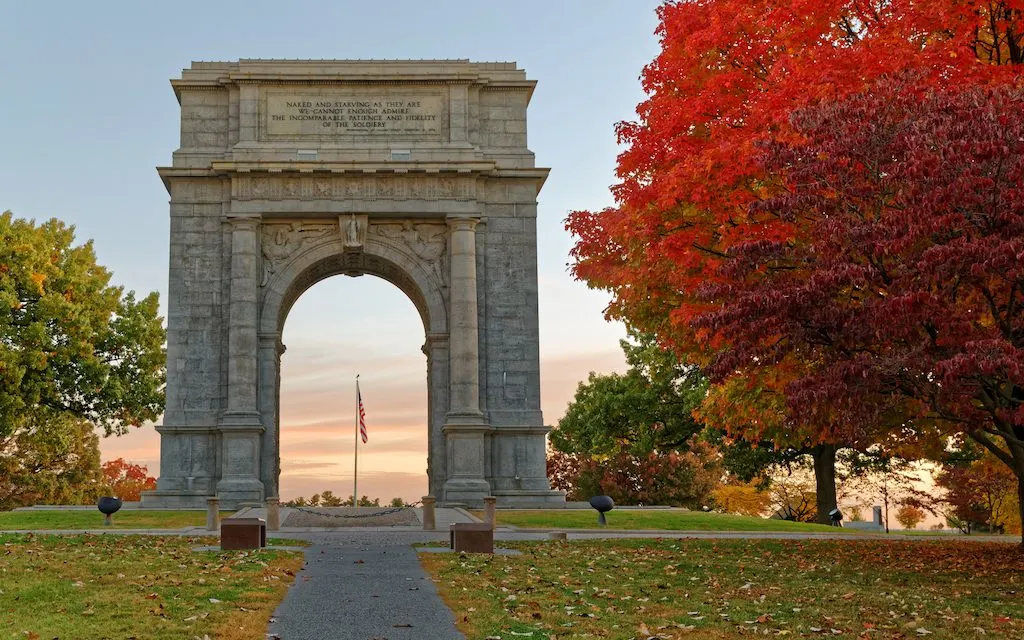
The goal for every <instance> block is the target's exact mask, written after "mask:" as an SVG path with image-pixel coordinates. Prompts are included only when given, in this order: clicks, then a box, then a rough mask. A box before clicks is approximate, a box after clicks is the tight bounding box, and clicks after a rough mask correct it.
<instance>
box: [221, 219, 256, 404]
mask: <svg viewBox="0 0 1024 640" xmlns="http://www.w3.org/2000/svg"><path fill="white" fill-rule="evenodd" d="M228 220H229V222H230V224H231V285H230V286H231V300H230V307H229V311H228V413H229V414H255V413H256V384H257V382H258V380H259V374H258V372H257V363H256V350H257V337H256V333H257V326H258V319H259V309H258V306H257V305H258V301H257V298H258V297H259V287H260V274H259V258H260V242H259V233H260V220H259V218H254V217H240V218H229V219H228Z"/></svg>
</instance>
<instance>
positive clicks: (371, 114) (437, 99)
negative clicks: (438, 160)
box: [263, 89, 447, 138]
mask: <svg viewBox="0 0 1024 640" xmlns="http://www.w3.org/2000/svg"><path fill="white" fill-rule="evenodd" d="M264 104H265V114H264V118H263V123H264V127H265V128H264V131H266V134H267V135H268V136H269V137H288V138H309V137H315V138H323V137H337V136H358V137H365V136H370V137H375V136H380V137H413V138H423V137H426V138H438V137H440V135H441V133H442V131H444V130H445V128H446V126H447V124H446V122H445V120H446V118H445V115H446V112H445V108H444V107H445V100H444V98H443V96H441V95H440V94H438V93H431V94H425V93H415V92H409V91H408V90H406V91H403V92H401V93H398V92H395V93H391V92H387V91H385V90H356V89H347V90H337V89H323V90H320V91H316V90H305V91H295V92H288V93H276V92H275V93H268V94H267V96H266V101H265V103H264Z"/></svg>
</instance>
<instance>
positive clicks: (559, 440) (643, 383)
mask: <svg viewBox="0 0 1024 640" xmlns="http://www.w3.org/2000/svg"><path fill="white" fill-rule="evenodd" d="M631 338H632V340H633V341H626V340H622V341H620V344H621V346H622V349H623V351H624V352H625V354H626V362H627V363H628V364H629V366H630V368H629V370H628V371H627V372H626V373H625V374H617V373H612V374H606V375H598V374H596V373H591V374H590V377H589V378H588V380H587V381H586V382H581V383H580V385H579V387H578V388H577V390H576V396H575V398H574V399H573V401H572V403H571V404H570V405H569V407H568V409H567V410H566V412H565V415H564V416H563V417H562V419H561V420H559V421H558V426H557V428H556V429H554V430H552V432H551V435H550V436H549V437H550V440H551V444H552V446H553V447H554V448H555V449H556V450H558V451H561V452H563V453H569V454H579V455H583V456H611V455H615V454H617V453H618V452H619V451H627V452H629V453H632V454H634V455H638V456H646V455H647V454H649V453H651V452H652V451H671V450H677V449H686V448H688V444H687V443H688V441H689V440H690V439H691V438H692V437H693V436H694V435H696V434H697V433H699V432H700V431H701V430H702V429H703V425H701V424H700V423H699V422H697V421H696V420H695V419H694V418H693V415H692V411H693V409H694V407H696V406H697V405H698V404H699V403H700V401H701V399H702V397H703V395H704V391H705V389H706V385H705V382H704V379H703V377H702V376H701V375H700V373H699V372H698V371H697V370H696V369H695V368H692V367H687V366H686V365H685V364H680V363H679V361H678V360H677V359H676V358H675V356H673V355H672V354H671V353H669V352H667V351H664V350H662V349H661V348H660V347H659V346H658V345H657V344H656V343H655V342H654V340H653V338H651V337H650V336H647V335H642V334H638V333H632V334H631Z"/></svg>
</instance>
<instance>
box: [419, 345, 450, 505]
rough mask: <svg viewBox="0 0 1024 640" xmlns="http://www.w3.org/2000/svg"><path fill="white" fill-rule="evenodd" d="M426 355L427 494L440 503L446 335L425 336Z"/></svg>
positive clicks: (443, 468) (445, 410) (445, 412)
mask: <svg viewBox="0 0 1024 640" xmlns="http://www.w3.org/2000/svg"><path fill="white" fill-rule="evenodd" d="M423 352H424V353H425V354H426V355H427V479H428V482H429V487H428V489H429V493H430V495H432V496H440V497H441V499H442V502H443V500H444V482H445V480H446V479H447V475H446V473H447V471H446V470H447V463H446V462H445V448H446V445H445V439H444V425H445V423H446V421H447V416H448V403H447V401H448V334H447V333H443V334H442V333H428V334H427V341H426V343H425V344H424V345H423Z"/></svg>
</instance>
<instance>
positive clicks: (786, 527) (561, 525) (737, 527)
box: [477, 509, 856, 533]
mask: <svg viewBox="0 0 1024 640" xmlns="http://www.w3.org/2000/svg"><path fill="white" fill-rule="evenodd" d="M477 515H478V516H479V517H481V518H482V517H483V512H479V513H477ZM497 515H498V524H505V525H512V526H515V527H528V528H536V529H597V528H598V524H597V512H596V511H594V510H592V509H537V510H522V511H518V510H509V511H505V510H499V511H498V512H497ZM606 517H607V518H608V527H607V528H608V529H663V530H667V531H803V532H809V531H822V532H825V533H836V532H840V531H842V532H843V533H856V532H855V531H853V530H852V529H851V530H843V529H837V528H835V527H829V526H827V525H822V524H807V523H803V522H790V521H788V520H769V519H767V518H751V517H749V516H737V515H733V514H727V513H704V512H703V511H682V510H676V509H671V510H669V509H650V510H633V509H629V510H612V511H611V512H610V513H608V514H607V516H606Z"/></svg>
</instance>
